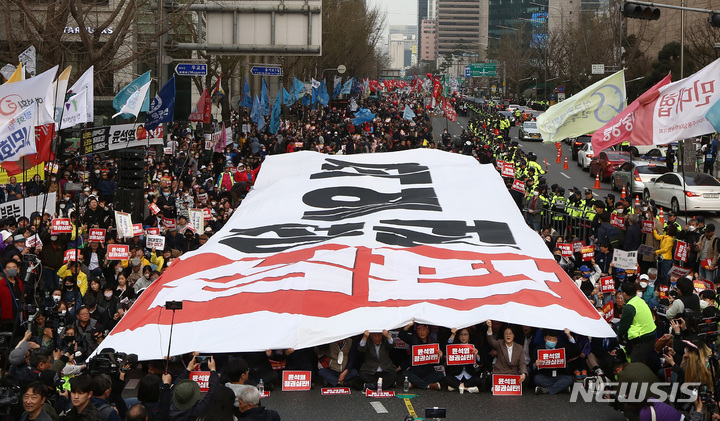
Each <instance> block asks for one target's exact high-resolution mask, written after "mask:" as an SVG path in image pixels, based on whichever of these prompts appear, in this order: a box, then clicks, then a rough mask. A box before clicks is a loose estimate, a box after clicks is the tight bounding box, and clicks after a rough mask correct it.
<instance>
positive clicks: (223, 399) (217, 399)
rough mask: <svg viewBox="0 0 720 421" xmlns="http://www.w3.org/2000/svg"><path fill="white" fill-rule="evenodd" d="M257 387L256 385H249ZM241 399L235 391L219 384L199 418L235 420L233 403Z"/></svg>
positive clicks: (205, 420)
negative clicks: (236, 395) (238, 398)
mask: <svg viewBox="0 0 720 421" xmlns="http://www.w3.org/2000/svg"><path fill="white" fill-rule="evenodd" d="M248 387H255V386H248ZM235 402H238V403H239V401H238V400H237V398H236V397H235V393H234V392H233V391H232V389H230V388H229V387H226V386H224V385H219V386H218V388H217V389H216V390H215V393H214V394H213V396H212V398H211V399H210V402H209V404H208V406H207V407H206V408H205V411H203V413H202V414H200V416H199V417H198V418H197V419H198V420H202V421H211V420H218V421H221V420H228V421H230V420H235V419H237V418H236V417H235V415H234V413H235V408H234V406H233V404H234V403H235Z"/></svg>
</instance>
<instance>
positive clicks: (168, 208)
mask: <svg viewBox="0 0 720 421" xmlns="http://www.w3.org/2000/svg"><path fill="white" fill-rule="evenodd" d="M157 205H158V207H159V208H160V214H161V215H162V216H164V217H165V218H169V219H175V217H176V216H177V206H176V205H175V196H173V195H172V192H171V191H170V187H168V186H165V187H163V189H162V194H161V196H160V197H159V198H158V201H157Z"/></svg>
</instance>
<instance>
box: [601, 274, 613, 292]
mask: <svg viewBox="0 0 720 421" xmlns="http://www.w3.org/2000/svg"><path fill="white" fill-rule="evenodd" d="M600 287H601V288H602V292H603V294H612V293H613V292H615V281H614V280H613V278H612V276H604V277H602V278H600Z"/></svg>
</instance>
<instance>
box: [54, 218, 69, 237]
mask: <svg viewBox="0 0 720 421" xmlns="http://www.w3.org/2000/svg"><path fill="white" fill-rule="evenodd" d="M71 232H72V223H70V218H55V219H53V220H52V231H50V233H51V234H69V233H71Z"/></svg>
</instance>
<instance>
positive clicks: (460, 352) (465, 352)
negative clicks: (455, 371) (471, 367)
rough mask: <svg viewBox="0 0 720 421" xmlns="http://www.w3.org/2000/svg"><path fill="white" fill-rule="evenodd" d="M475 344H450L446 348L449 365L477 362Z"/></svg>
mask: <svg viewBox="0 0 720 421" xmlns="http://www.w3.org/2000/svg"><path fill="white" fill-rule="evenodd" d="M474 350H475V346H474V345H465V344H457V345H448V346H447V347H446V349H445V351H446V352H445V355H447V364H448V365H463V364H474V363H475V353H474V352H473V351H474Z"/></svg>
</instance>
